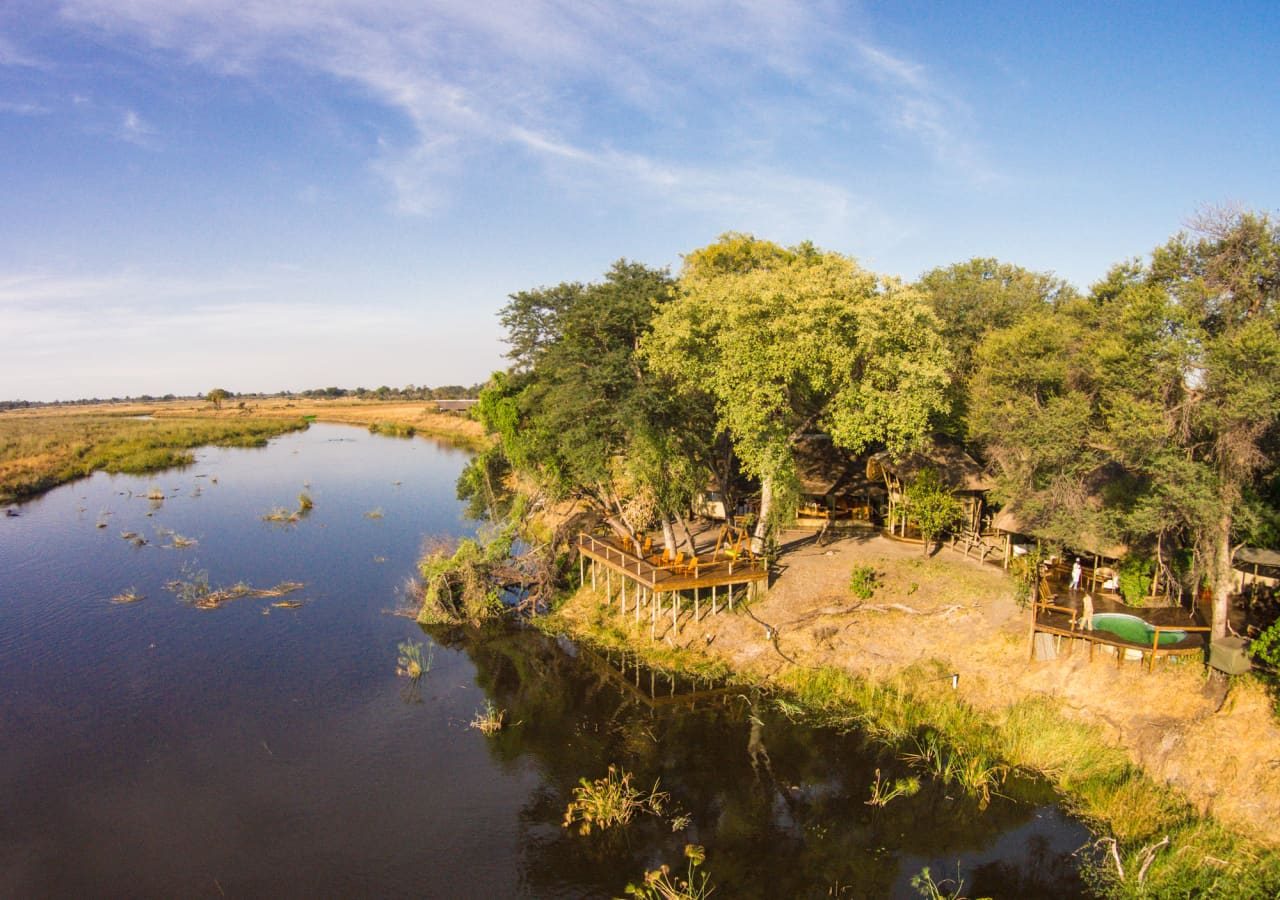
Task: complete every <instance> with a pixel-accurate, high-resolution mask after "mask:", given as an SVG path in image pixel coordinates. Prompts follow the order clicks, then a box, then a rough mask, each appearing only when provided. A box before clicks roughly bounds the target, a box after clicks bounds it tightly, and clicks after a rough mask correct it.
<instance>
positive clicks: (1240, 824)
mask: <svg viewBox="0 0 1280 900" xmlns="http://www.w3.org/2000/svg"><path fill="white" fill-rule="evenodd" d="M855 566H871V567H873V568H874V569H875V571H876V573H877V586H876V589H875V593H874V595H873V596H872V597H871V598H870V599H868V600H865V601H861V600H858V599H857V598H855V597H854V596H853V594H852V593H851V592H850V590H849V578H850V573H851V572H852V570H853V569H854V567H855ZM780 568H781V574H780V575H779V576H778V578H777V579H776V580H775V582H774V585H773V587H772V588H771V589H770V591H769V592H768V593H767V594H766V595H765V596H764V597H762V598H761V599H760V600H759V601H757V602H756V603H755V604H753V605H752V606H751V607H750V610H749V612H748V613H747V614H743V615H719V616H713V617H706V616H704V618H703V619H702V621H700V622H698V623H696V624H695V623H692V622H688V621H687V620H686V621H685V623H683V624H682V628H681V632H680V635H679V638H678V639H677V642H678V643H679V644H681V645H688V646H691V647H696V646H706V648H707V652H708V653H710V654H713V655H715V656H718V657H720V658H721V659H723V660H724V661H725V662H727V663H728V664H729V665H731V666H732V667H733V668H734V669H736V670H738V671H743V672H746V673H750V674H751V675H753V676H755V677H758V678H762V679H766V680H767V679H769V678H772V677H775V676H776V675H777V674H779V673H780V672H782V671H784V670H785V669H786V668H787V667H789V666H794V665H800V666H817V665H831V666H838V667H842V668H844V669H846V670H849V671H852V672H855V673H858V674H861V675H866V676H871V677H875V678H878V679H886V678H889V677H892V676H893V675H894V674H895V673H897V672H900V671H901V670H903V669H905V668H907V667H909V666H911V665H912V664H915V663H921V662H925V661H930V662H932V661H935V660H936V661H938V662H939V663H940V664H941V666H942V671H945V672H949V673H956V674H958V675H959V681H958V686H957V691H958V694H959V696H960V698H961V699H962V700H964V701H965V702H967V703H969V704H971V705H973V706H975V707H977V708H980V709H983V710H987V711H991V712H994V713H998V712H999V711H1000V710H1001V709H1003V708H1004V707H1007V706H1009V705H1010V704H1012V703H1014V702H1016V701H1018V700H1021V699H1023V698H1025V697H1028V696H1034V695H1042V696H1047V697H1050V698H1053V699H1054V700H1055V701H1056V703H1057V705H1058V706H1059V708H1061V709H1062V710H1063V712H1064V714H1066V715H1068V716H1070V717H1073V718H1075V719H1077V720H1080V721H1083V722H1087V723H1092V724H1095V725H1099V726H1101V727H1102V728H1103V730H1104V732H1105V734H1106V735H1107V736H1108V738H1109V739H1110V740H1111V741H1113V742H1114V743H1115V744H1117V745H1119V746H1121V747H1123V748H1124V749H1125V750H1126V751H1127V752H1128V753H1129V755H1130V757H1131V758H1132V759H1133V760H1134V762H1135V763H1137V764H1139V765H1141V766H1142V767H1143V768H1144V769H1145V770H1146V771H1147V772H1148V773H1149V774H1150V775H1151V776H1152V777H1153V778H1155V779H1157V780H1160V781H1164V782H1167V783H1169V784H1171V785H1173V786H1175V787H1176V788H1178V789H1179V790H1180V791H1181V792H1182V793H1183V794H1184V795H1185V796H1186V797H1187V798H1188V799H1189V800H1190V801H1191V802H1192V803H1194V804H1196V805H1197V806H1198V807H1199V808H1200V809H1201V810H1202V811H1203V812H1206V813H1212V814H1213V815H1214V816H1215V817H1217V818H1218V819H1219V820H1221V821H1223V822H1224V823H1225V824H1228V825H1229V826H1232V827H1234V828H1237V829H1239V830H1241V831H1243V832H1245V833H1247V834H1250V835H1253V836H1255V837H1257V838H1258V839H1260V840H1263V841H1265V842H1267V843H1269V844H1271V845H1277V844H1280V726H1278V724H1277V720H1276V717H1275V715H1274V713H1273V711H1272V707H1271V702H1270V699H1269V698H1268V697H1267V696H1266V694H1265V692H1264V690H1263V689H1262V688H1261V687H1260V686H1259V685H1257V684H1256V683H1254V682H1252V681H1251V680H1247V679H1241V680H1237V682H1236V683H1235V684H1234V685H1233V686H1231V687H1230V688H1228V683H1227V681H1226V679H1225V678H1223V677H1221V676H1217V675H1212V676H1208V675H1206V673H1205V670H1204V667H1203V666H1202V665H1201V664H1200V662H1199V661H1198V660H1194V659H1190V658H1188V659H1185V660H1184V661H1181V662H1177V661H1168V660H1166V661H1162V662H1160V663H1159V664H1158V665H1157V668H1156V671H1155V672H1154V673H1148V672H1147V671H1146V669H1145V667H1144V666H1141V665H1140V664H1139V663H1137V662H1131V661H1130V662H1124V663H1123V664H1122V665H1120V666H1117V664H1116V659H1115V656H1114V655H1108V654H1106V653H1104V652H1101V650H1102V648H1099V652H1096V653H1095V657H1094V660H1093V662H1092V663H1090V662H1089V654H1088V648H1087V646H1085V645H1084V644H1083V643H1082V642H1081V643H1079V644H1078V646H1075V647H1071V646H1069V645H1070V644H1072V643H1075V642H1072V641H1069V640H1068V641H1065V642H1064V645H1063V646H1062V648H1061V653H1062V655H1060V656H1059V657H1058V658H1057V659H1054V660H1048V661H1032V660H1030V659H1029V647H1030V633H1029V625H1030V619H1029V613H1027V612H1025V611H1023V610H1020V609H1019V608H1018V606H1017V604H1016V603H1015V602H1014V583H1013V580H1012V579H1011V578H1010V577H1009V576H1008V575H1007V574H1006V573H1005V572H1003V571H1002V570H1001V569H999V568H996V567H993V566H991V565H984V564H982V563H979V562H977V561H976V560H967V559H964V558H963V557H962V556H961V555H960V554H958V553H955V552H953V551H950V550H947V549H943V550H940V551H938V553H937V554H936V555H935V556H933V557H929V558H926V557H924V555H923V554H922V551H921V547H920V545H918V544H904V543H900V542H896V541H892V540H889V539H887V538H885V537H883V536H880V535H870V534H868V535H865V536H857V537H845V538H840V539H838V540H836V541H834V542H833V543H831V544H829V545H828V546H819V545H818V544H817V543H816V542H815V541H814V540H813V539H812V536H810V535H803V534H799V533H793V534H788V535H787V536H786V541H785V550H784V553H783V556H782V559H781V565H780ZM704 608H705V607H704ZM766 628H768V629H772V630H773V631H774V632H775V633H776V635H775V637H776V642H775V640H774V639H771V638H770V635H769V633H768V632H767V631H766Z"/></svg>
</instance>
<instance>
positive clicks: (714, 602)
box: [711, 584, 720, 616]
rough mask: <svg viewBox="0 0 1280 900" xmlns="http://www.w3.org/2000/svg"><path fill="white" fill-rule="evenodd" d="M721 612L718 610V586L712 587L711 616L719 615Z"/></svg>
mask: <svg viewBox="0 0 1280 900" xmlns="http://www.w3.org/2000/svg"><path fill="white" fill-rule="evenodd" d="M719 614H720V611H719V610H718V609H716V586H715V585H714V584H713V585H711V615H713V616H715V615H719Z"/></svg>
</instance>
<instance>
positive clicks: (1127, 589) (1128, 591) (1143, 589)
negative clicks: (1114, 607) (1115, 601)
mask: <svg viewBox="0 0 1280 900" xmlns="http://www.w3.org/2000/svg"><path fill="white" fill-rule="evenodd" d="M1155 569H1156V566H1155V563H1153V562H1152V561H1151V560H1149V559H1143V558H1141V557H1138V556H1126V557H1125V558H1124V559H1123V560H1121V561H1120V566H1119V569H1118V574H1119V576H1120V596H1122V597H1124V602H1125V603H1128V604H1130V605H1131V606H1141V605H1142V601H1143V600H1144V599H1146V597H1147V595H1149V594H1150V593H1151V580H1152V573H1154V572H1155Z"/></svg>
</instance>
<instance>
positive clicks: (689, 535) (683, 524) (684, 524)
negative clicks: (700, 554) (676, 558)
mask: <svg viewBox="0 0 1280 900" xmlns="http://www.w3.org/2000/svg"><path fill="white" fill-rule="evenodd" d="M676 522H677V523H678V524H679V525H680V530H681V531H683V532H684V539H685V541H686V542H687V543H688V545H689V554H690V555H691V556H696V555H697V553H696V548H695V547H694V546H693V532H692V531H690V530H689V520H688V519H686V518H685V517H684V514H683V513H676Z"/></svg>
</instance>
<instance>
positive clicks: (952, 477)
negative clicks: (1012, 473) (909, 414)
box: [867, 435, 995, 493]
mask: <svg viewBox="0 0 1280 900" xmlns="http://www.w3.org/2000/svg"><path fill="white" fill-rule="evenodd" d="M926 468H928V469H936V470H937V472H938V475H939V476H941V478H942V481H943V483H944V484H946V485H947V486H948V487H949V488H951V489H952V490H953V491H968V492H971V493H980V492H982V491H989V490H991V489H992V488H993V487H995V479H994V478H992V477H991V475H990V474H989V473H988V472H987V470H986V469H984V468H983V467H982V466H981V465H979V464H978V461H977V460H976V459H974V458H973V457H972V456H970V455H969V454H968V453H966V452H965V451H964V448H963V447H961V446H960V445H959V444H957V443H956V442H955V441H952V440H950V439H949V438H945V437H942V436H941V435H934V437H933V438H931V439H930V442H929V444H928V445H927V446H925V447H924V448H923V449H921V450H918V451H916V452H915V453H910V454H908V455H906V456H904V457H902V458H901V459H894V457H893V455H892V454H891V453H889V451H887V450H886V451H884V452H882V453H876V454H874V455H873V456H871V457H870V458H869V459H868V460H867V477H868V478H878V477H880V474H881V472H882V471H883V472H888V473H889V474H890V475H893V476H894V477H896V478H897V479H898V480H899V481H901V482H903V483H904V484H905V483H908V482H910V481H912V480H914V479H915V477H916V476H917V475H919V474H920V472H921V471H922V470H923V469H926Z"/></svg>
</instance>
